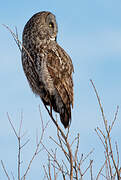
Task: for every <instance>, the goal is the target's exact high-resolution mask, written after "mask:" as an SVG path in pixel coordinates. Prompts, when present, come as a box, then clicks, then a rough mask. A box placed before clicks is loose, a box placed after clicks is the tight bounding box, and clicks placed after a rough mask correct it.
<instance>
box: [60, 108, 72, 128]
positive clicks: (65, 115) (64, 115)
mask: <svg viewBox="0 0 121 180" xmlns="http://www.w3.org/2000/svg"><path fill="white" fill-rule="evenodd" d="M60 120H61V122H62V124H63V125H64V127H65V128H67V127H68V126H69V125H70V122H71V108H69V109H68V110H67V109H66V108H64V111H63V112H61V113H60Z"/></svg>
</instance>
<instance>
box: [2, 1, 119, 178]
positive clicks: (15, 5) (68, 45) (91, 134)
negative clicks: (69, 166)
mask: <svg viewBox="0 0 121 180" xmlns="http://www.w3.org/2000/svg"><path fill="white" fill-rule="evenodd" d="M43 10H47V11H51V12H52V13H54V14H55V15H56V19H57V23H58V31H59V32H58V43H59V44H60V45H61V46H62V47H63V48H64V49H65V50H66V51H67V52H68V54H69V55H70V56H71V58H72V61H73V64H74V69H75V73H74V77H73V79H74V94H75V96H74V109H73V113H72V116H73V118H72V124H71V137H74V136H75V135H76V134H77V133H80V152H81V153H88V152H89V151H90V150H91V149H92V148H95V151H94V154H93V156H92V158H94V168H95V167H97V166H98V168H100V166H101V165H102V163H103V158H104V156H103V147H102V146H101V144H100V142H99V139H98V137H97V136H96V133H95V131H94V129H95V128H96V127H97V126H101V127H102V125H103V123H102V118H101V113H100V110H99V106H98V103H97V99H96V97H95V93H94V90H93V88H92V86H91V83H90V81H89V80H90V79H92V80H93V81H94V83H95V85H96V87H97V89H98V91H99V95H100V98H101V100H102V102H103V105H104V111H105V114H106V117H107V119H108V120H109V121H111V120H112V119H113V117H114V113H115V110H116V106H117V105H119V113H118V118H117V122H116V125H115V127H114V129H113V132H112V136H113V140H114V141H115V140H117V141H118V144H119V151H120V152H121V148H120V147H121V138H120V135H119V133H120V131H121V110H120V107H121V22H120V21H121V13H120V12H121V1H120V0H116V1H113V0H93V1H90V0H85V1H80V0H77V1H68V0H67V1H65V0H61V1H56V0H51V1H49V0H45V1H43V2H42V1H39V0H36V1H32V0H29V1H28V0H26V1H24V0H21V1H15V0H13V1H12V2H11V1H8V0H6V1H2V2H1V5H0V42H1V43H0V59H1V63H0V83H1V85H0V122H1V123H0V124H1V125H0V142H1V143H0V145H1V148H0V159H2V160H3V161H4V162H5V164H6V166H7V168H8V169H9V168H10V169H9V173H11V171H13V173H14V174H15V175H16V171H17V168H16V158H17V140H16V138H15V136H14V134H13V132H12V130H11V128H10V124H9V122H8V119H7V115H6V112H8V113H9V115H10V117H11V119H12V122H13V124H14V125H15V127H16V128H18V127H19V123H20V113H21V111H23V131H26V130H27V132H28V133H27V137H28V136H29V137H30V139H31V140H30V143H29V144H28V146H26V147H25V150H24V151H23V155H22V157H23V158H24V159H25V162H27V161H28V160H29V159H30V158H31V155H32V152H33V151H32V150H33V149H34V147H35V145H36V130H37V129H38V131H39V128H40V117H39V110H38V106H39V104H40V107H41V112H42V116H43V119H44V122H45V123H46V122H47V121H48V119H49V117H48V114H47V112H46V111H45V109H44V108H43V105H42V103H41V100H40V99H39V98H38V97H35V95H34V94H33V93H32V92H31V90H30V88H29V85H28V83H27V80H26V78H25V75H24V73H23V69H22V65H21V55H20V52H19V50H18V48H17V46H16V44H15V42H14V41H13V39H12V37H11V35H10V33H9V32H8V31H7V30H6V29H5V28H4V27H3V26H2V25H1V24H6V25H8V26H9V27H10V28H12V29H13V28H14V26H17V28H18V32H19V37H20V40H21V36H22V31H23V28H24V25H25V24H26V22H27V21H28V19H29V18H30V17H31V16H32V15H33V14H34V13H36V12H39V11H43ZM54 129H55V128H54V125H53V123H52V122H50V123H49V127H48V131H47V132H46V135H45V145H47V146H49V145H50V146H52V145H51V144H52V143H51V141H50V140H49V138H48V137H49V136H56V131H54ZM52 147H53V148H54V147H55V146H52ZM97 153H98V156H97ZM90 158H91V157H90ZM45 159H46V153H45V152H44V153H43V154H42V153H40V155H39V156H38V158H37V159H36V160H35V162H34V164H33V166H32V168H33V171H32V172H31V173H30V176H29V177H28V179H35V178H36V179H37V177H39V175H40V174H42V172H40V169H41V168H42V164H44V162H46V161H45ZM39 160H40V161H41V162H42V163H40V161H39ZM38 161H39V162H38ZM25 164H26V163H25ZM23 166H24V163H23ZM96 169H97V168H96ZM35 174H36V177H35ZM0 179H5V177H4V173H3V171H2V169H1V167H0Z"/></svg>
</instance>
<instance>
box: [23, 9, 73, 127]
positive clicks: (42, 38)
mask: <svg viewBox="0 0 121 180" xmlns="http://www.w3.org/2000/svg"><path fill="white" fill-rule="evenodd" d="M57 31H58V28H57V23H56V20H55V16H54V15H53V14H52V13H50V12H45V11H43V12H39V13H37V14H35V15H34V16H32V18H31V19H30V20H29V21H28V22H27V24H26V25H25V27H24V31H23V39H22V41H23V47H24V48H22V65H23V69H24V72H25V75H26V77H27V79H28V82H29V85H30V87H31V88H32V91H33V92H34V93H35V94H37V95H39V96H40V98H41V99H42V101H43V103H44V104H45V105H49V106H50V107H51V108H53V109H54V111H56V112H58V113H59V114H60V119H61V122H62V123H63V125H64V127H65V128H66V127H68V125H69V122H70V121H71V105H72V107H73V81H72V73H73V65H72V61H71V59H70V57H69V56H68V54H67V53H66V52H65V51H64V49H62V48H61V47H60V46H59V45H58V44H57V42H56V37H57Z"/></svg>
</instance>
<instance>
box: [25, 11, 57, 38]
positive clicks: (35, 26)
mask: <svg viewBox="0 0 121 180" xmlns="http://www.w3.org/2000/svg"><path fill="white" fill-rule="evenodd" d="M30 27H31V28H30ZM24 30H25V31H27V32H25V31H24V34H27V37H28V38H29V40H30V39H31V37H33V38H32V39H33V40H35V41H36V40H37V38H39V41H40V40H41V41H42V40H45V39H46V40H52V41H53V40H56V37H57V32H58V27H57V23H56V19H55V16H54V15H53V14H52V13H51V12H47V11H42V12H39V13H37V14H35V15H33V16H32V17H31V18H30V20H29V21H28V22H27V24H26V25H25V28H24Z"/></svg>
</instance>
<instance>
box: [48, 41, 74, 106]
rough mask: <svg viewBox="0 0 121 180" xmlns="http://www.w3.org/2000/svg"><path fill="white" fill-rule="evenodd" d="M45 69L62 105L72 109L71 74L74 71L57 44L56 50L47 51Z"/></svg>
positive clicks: (69, 60) (66, 56)
mask: <svg viewBox="0 0 121 180" xmlns="http://www.w3.org/2000/svg"><path fill="white" fill-rule="evenodd" d="M47 68H48V71H49V73H50V76H51V78H52V79H53V84H54V86H55V88H56V89H57V91H58V93H59V95H60V97H61V99H62V101H63V103H64V104H65V106H66V107H67V109H68V106H70V105H72V107H73V80H72V72H73V71H74V69H73V65H72V61H71V58H70V57H69V56H68V55H67V53H66V52H65V51H64V49H62V48H61V47H60V46H59V45H58V44H57V45H56V48H52V49H49V50H48V57H47Z"/></svg>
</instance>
